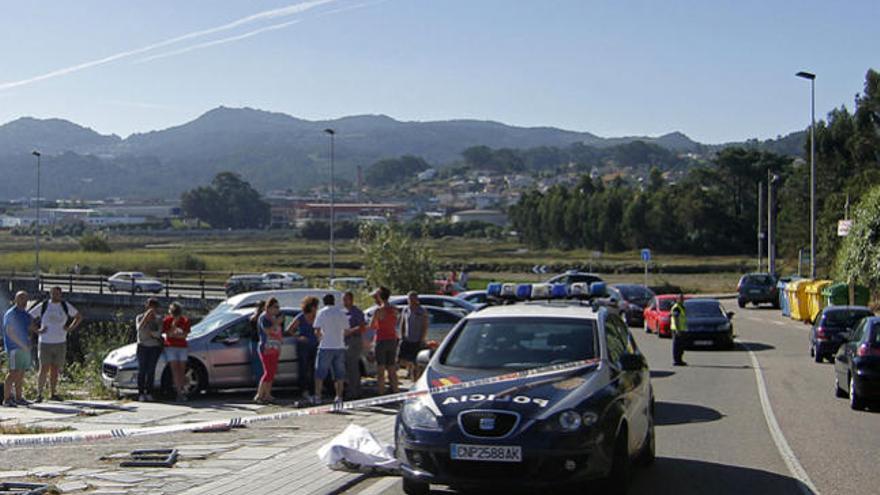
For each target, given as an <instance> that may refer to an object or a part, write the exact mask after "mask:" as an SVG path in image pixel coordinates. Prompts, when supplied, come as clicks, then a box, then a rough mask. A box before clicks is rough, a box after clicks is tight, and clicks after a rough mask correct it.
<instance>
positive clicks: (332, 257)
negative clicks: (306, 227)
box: [324, 128, 336, 279]
mask: <svg viewBox="0 0 880 495" xmlns="http://www.w3.org/2000/svg"><path fill="white" fill-rule="evenodd" d="M324 132H326V133H327V134H328V135H329V136H330V278H331V279H332V278H336V263H335V259H336V245H335V233H334V232H333V230H334V228H335V225H336V189H335V184H334V174H333V162H334V159H335V157H334V156H333V155H334V152H335V150H334V145H335V143H334V139H335V137H336V131H334V130H333V129H329V128H328V129H324Z"/></svg>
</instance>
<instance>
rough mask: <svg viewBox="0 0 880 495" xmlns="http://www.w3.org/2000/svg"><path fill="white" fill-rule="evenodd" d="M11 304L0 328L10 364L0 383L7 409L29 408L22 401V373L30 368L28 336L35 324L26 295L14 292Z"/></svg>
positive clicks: (35, 327) (22, 292)
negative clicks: (4, 377) (28, 307)
mask: <svg viewBox="0 0 880 495" xmlns="http://www.w3.org/2000/svg"><path fill="white" fill-rule="evenodd" d="M13 303H14V304H13V306H12V307H11V308H9V309H8V310H7V311H6V313H5V314H4V315H3V325H2V328H0V330H2V333H3V348H4V349H6V357H7V358H8V361H9V373H7V374H6V380H5V381H4V383H3V405H4V406H7V407H16V406H26V405H28V402H27V401H26V400H25V399H24V374H25V372H26V371H27V370H29V369H30V367H31V347H30V342H31V341H30V335H31V334H32V333H36V331H37V324H36V321H35V320H34V318H33V317H32V316H31V315H30V313H28V311H27V303H28V293H27V292H25V291H19V292H17V293H16V294H15V299H14V300H13ZM13 391H14V392H15V397H13Z"/></svg>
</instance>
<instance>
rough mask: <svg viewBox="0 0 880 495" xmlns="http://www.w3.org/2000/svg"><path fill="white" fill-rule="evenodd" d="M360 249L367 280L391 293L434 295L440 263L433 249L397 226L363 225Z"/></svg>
mask: <svg viewBox="0 0 880 495" xmlns="http://www.w3.org/2000/svg"><path fill="white" fill-rule="evenodd" d="M358 247H359V248H360V250H361V253H362V254H363V257H364V271H365V272H366V274H367V281H368V282H369V283H370V284H371V285H372V286H374V287H376V286H380V285H382V286H385V287H388V288H389V289H391V291H392V292H397V293H403V292H406V291H410V290H415V291H418V292H433V291H434V281H433V274H434V272H435V271H436V267H437V264H436V262H435V261H434V257H433V254H432V253H431V251H430V249H428V247H427V246H425V244H424V243H423V242H422V241H421V240H420V239H413V238H412V237H410V236H409V235H408V234H407V233H406V232H404V231H403V229H402V228H400V227H398V226H396V225H381V224H375V223H367V224H363V225H361V229H360V236H359V238H358Z"/></svg>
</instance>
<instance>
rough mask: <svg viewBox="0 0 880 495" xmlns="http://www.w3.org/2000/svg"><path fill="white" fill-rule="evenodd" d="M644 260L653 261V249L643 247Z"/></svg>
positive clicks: (646, 261)
mask: <svg viewBox="0 0 880 495" xmlns="http://www.w3.org/2000/svg"><path fill="white" fill-rule="evenodd" d="M642 261H644V262H645V263H648V262H649V261H651V250H650V249H642Z"/></svg>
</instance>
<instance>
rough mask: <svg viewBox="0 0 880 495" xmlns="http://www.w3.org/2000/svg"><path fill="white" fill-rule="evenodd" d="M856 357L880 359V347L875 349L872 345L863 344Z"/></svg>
mask: <svg viewBox="0 0 880 495" xmlns="http://www.w3.org/2000/svg"><path fill="white" fill-rule="evenodd" d="M856 356H858V357H868V356H878V357H880V347H874V346H872V345H870V344H862V345H860V346H859V348H858V349H857V350H856Z"/></svg>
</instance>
